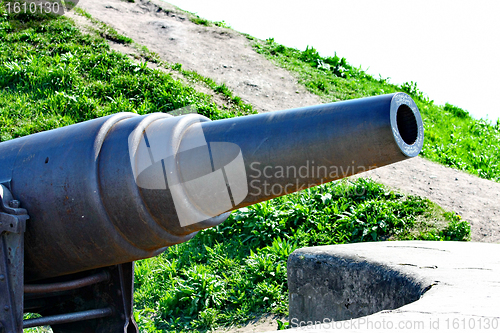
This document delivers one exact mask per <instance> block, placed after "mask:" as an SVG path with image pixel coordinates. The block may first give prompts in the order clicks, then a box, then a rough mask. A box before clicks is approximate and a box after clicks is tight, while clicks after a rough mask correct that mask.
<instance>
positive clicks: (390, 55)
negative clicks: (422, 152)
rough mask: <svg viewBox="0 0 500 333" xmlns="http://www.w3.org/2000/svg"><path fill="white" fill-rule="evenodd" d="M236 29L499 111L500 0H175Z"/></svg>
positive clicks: (440, 97)
mask: <svg viewBox="0 0 500 333" xmlns="http://www.w3.org/2000/svg"><path fill="white" fill-rule="evenodd" d="M168 2H170V3H172V4H174V5H176V6H178V7H179V8H181V9H184V10H188V11H190V12H195V13H197V14H198V15H200V16H201V17H204V18H206V19H209V20H212V21H222V20H224V21H225V22H226V23H227V24H229V25H230V26H231V27H232V28H233V29H235V30H238V31H240V32H245V33H248V34H250V35H252V36H255V37H258V38H261V39H266V38H269V37H274V39H275V41H276V42H278V43H281V44H284V45H286V46H290V47H295V48H298V49H301V50H304V49H305V48H306V46H307V45H311V46H313V47H315V48H316V49H317V50H318V51H319V52H320V54H321V55H322V56H331V55H334V53H335V52H337V55H338V56H340V57H345V58H346V59H347V61H348V62H349V63H350V64H351V65H354V66H359V65H361V66H362V68H363V69H365V70H366V69H367V68H368V73H370V74H373V75H375V77H378V74H381V75H382V77H384V78H385V77H390V78H391V79H390V82H392V83H397V84H401V83H403V82H406V81H414V82H417V84H418V87H419V89H420V90H422V91H423V92H424V93H426V94H427V95H428V96H429V97H430V98H431V99H433V100H434V101H435V102H436V103H438V104H444V103H445V102H449V103H451V104H454V105H457V106H459V107H461V108H463V109H466V110H468V111H469V112H470V113H471V114H472V115H474V116H475V117H477V118H481V117H483V118H485V117H487V115H489V118H490V119H492V120H496V119H497V118H499V117H500V103H499V102H498V101H497V96H498V95H499V94H500V1H498V0H492V1H488V0H476V1H462V0H453V1H451V0H414V1H402V0H399V1H395V0H394V1H393V0H383V1H382V0H380V1H375V0H343V1H339V0H330V1H327V0H309V1H293V0H289V1H281V0H278V1H271V0H266V1H264V0H252V1H236V0H211V1H208V0H168Z"/></svg>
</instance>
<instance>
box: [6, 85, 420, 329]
mask: <svg viewBox="0 0 500 333" xmlns="http://www.w3.org/2000/svg"><path fill="white" fill-rule="evenodd" d="M423 139H424V131H423V125H422V120H421V117H420V114H419V111H418V108H417V106H416V105H415V103H414V101H413V100H412V99H411V98H410V97H409V96H408V95H406V94H404V93H396V94H391V95H383V96H378V97H370V98H364V99H357V100H350V101H345V102H338V103H332V104H323V105H318V106H312V107H304V108H299V109H293V110H284V111H278V112H269V113H262V114H258V115H251V116H246V117H238V118H231V119H225V120H217V121H210V120H209V119H208V118H205V117H203V116H200V115H195V114H190V115H184V116H178V117H173V116H171V115H168V114H150V115H144V116H138V115H136V114H132V113H120V114H115V115H112V116H108V117H103V118H99V119H95V120H90V121H87V122H83V123H79V124H76V125H72V126H67V127H63V128H59V129H55V130H51V131H47V132H42V133H38V134H34V135H30V136H27V137H23V138H19V139H15V140H11V141H7V142H3V143H1V144H0V183H1V184H3V185H2V189H3V192H4V193H10V195H11V196H12V197H9V200H10V201H12V202H11V203H10V204H11V206H12V205H13V206H16V205H17V208H16V209H18V211H16V212H17V214H18V215H17V216H25V218H24V220H26V218H27V216H26V214H28V215H29V220H28V223H27V226H26V232H25V237H24V251H25V255H24V272H25V276H24V280H25V281H26V282H32V281H41V280H43V281H42V282H43V283H46V282H53V281H59V280H61V279H62V280H64V278H63V277H64V276H70V274H73V276H76V275H75V274H77V275H78V274H79V272H84V271H91V270H96V269H98V268H102V267H112V266H115V265H120V264H124V263H130V262H133V261H135V260H138V259H143V258H148V257H152V256H155V255H157V254H159V253H161V252H162V251H164V250H165V249H166V248H167V247H168V246H171V245H174V244H178V243H181V242H185V241H187V240H189V239H190V238H191V237H193V236H194V235H195V234H196V232H197V231H199V230H201V229H204V228H208V227H211V226H215V225H218V224H220V223H222V222H223V221H224V220H225V219H226V218H227V216H228V214H229V212H230V211H232V210H234V209H237V208H241V207H245V206H248V205H252V204H254V203H257V202H262V201H265V200H269V199H272V198H275V197H278V196H282V195H285V194H288V193H292V192H296V191H299V190H301V189H305V188H308V187H311V186H316V185H320V184H324V183H327V182H330V181H334V180H337V179H340V178H344V177H347V176H350V175H353V174H357V173H360V172H363V171H367V170H370V169H373V168H377V167H381V166H384V165H387V164H391V163H395V162H398V161H401V160H404V159H407V158H410V157H414V156H417V155H418V153H419V152H420V150H421V148H422V145H423ZM7 206H8V205H7V204H6V205H4V210H3V211H4V212H3V214H4V215H5V214H11V215H12V214H13V210H12V207H11V210H10V211H9V210H8V209H9V208H8V207H7ZM9 212H10V213H9ZM23 214H24V215H23ZM20 221H21V222H20V225H22V219H21V220H20ZM5 232H9V231H5ZM19 244H20V243H19ZM20 247H21V248H22V245H20ZM120 274H122V275H123V274H124V273H123V272H122V273H120ZM37 283H38V282H37ZM130 283H131V282H130ZM35 289H36V288H35ZM35 289H33V288H32V289H30V290H35ZM101 312H102V313H104V312H106V311H104V310H102V311H101ZM101 312H99V313H101ZM107 312H109V311H107ZM107 312H106V313H107ZM128 317H129V316H128V315H127V318H128ZM61 332H62V331H61Z"/></svg>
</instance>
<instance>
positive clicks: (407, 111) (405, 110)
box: [396, 104, 418, 145]
mask: <svg viewBox="0 0 500 333" xmlns="http://www.w3.org/2000/svg"><path fill="white" fill-rule="evenodd" d="M396 119H397V120H396V121H397V124H398V131H399V134H400V135H401V138H402V139H403V141H404V142H405V143H406V144H408V145H412V144H414V143H415V141H416V140H417V136H418V125H417V119H416V118H415V114H414V113H413V111H412V110H411V108H410V107H409V106H408V105H406V104H402V105H401V106H400V107H399V108H398V111H397V115H396Z"/></svg>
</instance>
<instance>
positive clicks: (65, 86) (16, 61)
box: [0, 14, 254, 141]
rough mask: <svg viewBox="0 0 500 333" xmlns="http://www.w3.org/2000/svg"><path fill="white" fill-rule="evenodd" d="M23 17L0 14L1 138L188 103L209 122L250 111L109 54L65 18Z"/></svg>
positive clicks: (101, 43)
mask: <svg viewBox="0 0 500 333" xmlns="http://www.w3.org/2000/svg"><path fill="white" fill-rule="evenodd" d="M29 19H30V20H26V21H25V22H23V21H22V18H21V19H20V18H17V20H9V18H8V17H7V16H5V15H3V14H1V16H0V39H1V43H0V89H1V90H0V124H1V127H0V140H1V141H5V140H9V139H12V138H16V137H19V136H23V135H27V134H32V133H36V132H40V131H44V130H49V129H53V128H56V127H60V126H65V125H69V124H73V123H76V122H81V121H84V120H89V119H93V118H96V117H101V116H105V115H108V114H112V113H116V112H135V113H138V114H146V113H152V112H168V111H172V110H175V109H178V108H182V107H184V106H187V105H192V106H193V107H194V108H195V109H196V110H197V112H198V113H200V114H203V115H205V116H207V117H210V118H211V119H221V118H227V117H234V116H236V115H241V114H248V113H253V112H254V111H253V109H252V107H251V106H249V105H247V104H245V103H243V102H241V100H238V98H236V97H234V96H232V92H231V91H229V90H227V89H226V90H224V94H225V95H226V96H231V99H233V100H234V101H236V102H239V103H233V104H232V107H228V108H220V107H219V106H217V105H216V104H215V103H214V102H213V101H212V98H211V97H210V96H208V95H206V94H203V93H199V92H197V91H196V90H195V89H194V88H192V87H190V86H189V85H187V84H184V83H182V82H181V81H178V80H175V79H173V78H172V76H171V75H169V74H167V73H164V72H162V71H160V70H153V69H150V68H149V67H148V66H147V63H145V62H142V63H135V62H133V61H132V60H130V59H129V58H128V57H127V56H126V55H123V54H121V53H118V52H116V51H113V50H111V49H110V47H109V45H108V43H107V42H106V40H105V39H103V38H101V37H99V36H93V35H89V34H82V33H81V32H80V31H79V30H78V28H77V27H75V26H74V25H73V24H72V23H71V22H70V21H69V20H67V19H64V18H59V19H54V20H46V21H44V20H41V21H36V20H33V18H29ZM106 31H109V29H107V30H106ZM105 37H107V38H110V39H116V38H118V39H120V40H124V39H126V37H123V36H117V35H116V34H114V35H113V36H112V37H110V36H109V34H105ZM190 75H191V76H193V77H194V76H196V78H197V79H198V80H202V79H203V78H202V77H201V76H200V75H195V74H194V73H192V74H190ZM205 81H207V82H209V81H210V80H209V79H205ZM212 82H213V81H212ZM214 87H215V86H214Z"/></svg>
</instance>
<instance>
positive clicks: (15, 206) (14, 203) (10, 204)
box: [9, 200, 21, 208]
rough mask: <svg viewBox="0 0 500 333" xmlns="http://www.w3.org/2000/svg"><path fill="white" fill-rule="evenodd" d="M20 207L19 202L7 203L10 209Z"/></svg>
mask: <svg viewBox="0 0 500 333" xmlns="http://www.w3.org/2000/svg"><path fill="white" fill-rule="evenodd" d="M20 205H21V203H20V202H19V200H11V201H10V202H9V206H10V208H19V206H20Z"/></svg>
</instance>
